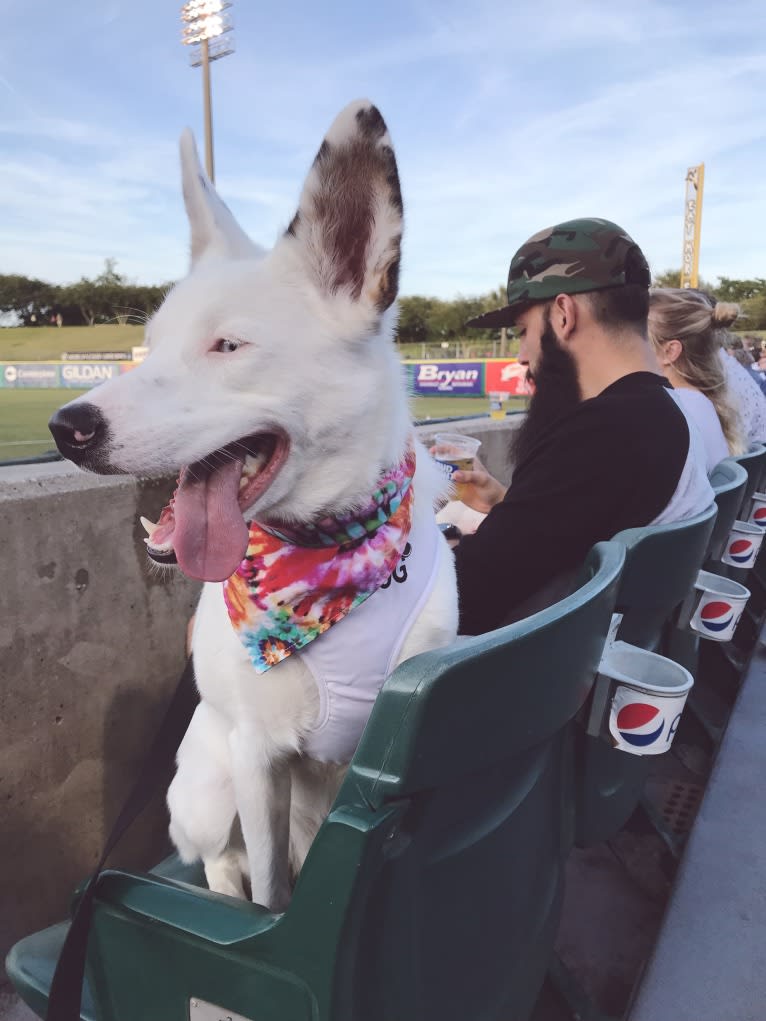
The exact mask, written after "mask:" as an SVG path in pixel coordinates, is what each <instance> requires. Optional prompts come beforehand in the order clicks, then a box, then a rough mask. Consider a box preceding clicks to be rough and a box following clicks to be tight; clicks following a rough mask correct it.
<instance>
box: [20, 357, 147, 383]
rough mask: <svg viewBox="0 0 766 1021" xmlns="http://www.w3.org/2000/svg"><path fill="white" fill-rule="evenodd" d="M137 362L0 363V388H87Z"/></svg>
mask: <svg viewBox="0 0 766 1021" xmlns="http://www.w3.org/2000/svg"><path fill="white" fill-rule="evenodd" d="M137 364H138V363H137V362H132V361H121V362H117V361H114V362H107V361H88V362H85V361H83V362H73V361H59V362H0V389H1V388H6V389H14V390H18V389H25V390H44V389H61V388H66V387H70V388H71V389H73V390H86V389H87V388H88V387H92V386H98V385H99V383H106V382H108V381H109V380H110V379H116V378H117V377H118V376H119V375H121V374H122V373H123V372H128V371H129V370H130V369H133V368H135V366H136V365H137Z"/></svg>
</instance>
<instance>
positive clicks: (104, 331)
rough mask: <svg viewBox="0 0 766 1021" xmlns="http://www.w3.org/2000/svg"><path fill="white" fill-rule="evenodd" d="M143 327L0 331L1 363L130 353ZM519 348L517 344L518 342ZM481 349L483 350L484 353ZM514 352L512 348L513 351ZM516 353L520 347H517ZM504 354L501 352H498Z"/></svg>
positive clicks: (406, 353)
mask: <svg viewBox="0 0 766 1021" xmlns="http://www.w3.org/2000/svg"><path fill="white" fill-rule="evenodd" d="M143 341H144V328H143V326H119V325H117V324H115V323H109V324H107V325H104V326H62V327H61V329H58V328H57V327H56V326H14V327H9V328H7V329H2V328H0V362H31V361H50V360H53V361H56V360H57V359H59V358H60V357H61V354H62V352H64V351H70V352H71V351H127V352H130V349H131V348H132V347H134V346H139V345H141V344H143ZM468 344H469V347H468V349H467V350H466V349H465V341H461V345H463V346H462V347H461V357H463V358H478V357H483V356H484V355H492V353H493V351H492V344H491V343H489V344H487V342H486V341H479V342H473V343H472V342H471V340H470V338H469V339H468ZM514 345H515V342H514ZM480 349H481V350H480ZM399 350H400V352H401V356H402V358H423V357H426V358H454V357H455V347H454V342H453V344H452V346H451V347H450V348H449V349H447V350H446V351H444V350H442V349H441V347H440V346H439V345H436V344H431V345H425V346H424V345H423V344H402V345H400V348H399ZM509 350H510V349H509ZM513 350H514V351H515V350H516V346H514V347H513ZM497 354H498V355H499V354H500V351H499V350H498V351H497Z"/></svg>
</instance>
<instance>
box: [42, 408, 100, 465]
mask: <svg viewBox="0 0 766 1021" xmlns="http://www.w3.org/2000/svg"><path fill="white" fill-rule="evenodd" d="M48 428H49V429H50V431H51V433H52V434H53V438H54V440H55V441H56V446H57V447H58V448H59V450H60V451H61V453H62V454H63V455H64V457H68V458H69V460H70V461H74V462H75V464H80V463H82V462H83V461H84V460H86V458H88V457H89V456H90V455H92V454H93V452H94V450H96V448H97V447H98V446H99V445H100V444H101V443H102V442H103V440H104V438H105V437H106V431H107V430H106V422H105V421H104V416H103V415H102V414H101V412H100V411H99V409H98V408H97V407H96V406H95V405H94V404H72V405H70V404H65V405H64V407H63V408H59V410H58V411H57V412H56V414H55V415H54V416H53V418H52V419H51V420H50V422H49V423H48Z"/></svg>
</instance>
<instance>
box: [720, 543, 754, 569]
mask: <svg viewBox="0 0 766 1021" xmlns="http://www.w3.org/2000/svg"><path fill="white" fill-rule="evenodd" d="M753 552H754V549H753V543H752V542H751V541H750V540H749V539H735V540H734V542H733V543H731V545H730V546H729V549H728V550H727V553H728V555H729V558H730V559H731V560H734V561H736V563H738V564H745V563H747V561H748V560H749V559H750V558H751V557H752V555H753Z"/></svg>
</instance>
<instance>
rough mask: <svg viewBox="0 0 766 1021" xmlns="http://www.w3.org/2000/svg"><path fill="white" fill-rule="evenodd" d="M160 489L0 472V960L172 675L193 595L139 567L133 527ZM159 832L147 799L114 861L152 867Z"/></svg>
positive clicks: (72, 874)
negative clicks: (0, 807) (0, 552)
mask: <svg viewBox="0 0 766 1021" xmlns="http://www.w3.org/2000/svg"><path fill="white" fill-rule="evenodd" d="M170 491H171V490H170V486H169V485H168V484H163V485H158V484H156V483H152V484H142V483H138V482H136V481H135V480H134V479H132V478H128V477H115V478H99V477H97V476H91V475H85V474H84V473H80V472H77V471H76V469H74V468H73V467H72V466H71V465H68V464H67V465H63V464H55V465H41V466H35V467H13V468H0V535H1V536H2V558H0V806H2V817H1V820H0V952H1V956H0V961H1V960H3V959H4V957H5V952H6V950H7V949H8V947H9V946H10V945H11V944H12V943H13V942H15V940H16V939H18V938H19V937H20V936H22V935H25V934H26V933H28V932H30V931H33V930H35V929H38V928H40V927H42V926H44V925H47V924H48V923H50V922H51V921H54V920H56V919H57V918H60V917H64V915H65V913H66V910H67V903H68V899H69V897H70V894H71V892H72V890H73V888H74V886H75V885H76V883H77V882H79V881H80V880H81V879H82V878H83V877H84V876H86V875H87V874H88V872H89V871H90V870H91V869H92V867H93V866H94V864H95V862H96V860H97V858H98V855H99V853H100V850H101V847H102V844H103V841H104V839H105V837H106V835H107V834H108V830H109V828H110V826H111V824H112V822H113V820H114V818H115V816H116V813H117V812H118V811H119V809H120V807H121V805H122V802H123V800H124V797H125V796H126V794H127V790H128V787H129V784H130V781H131V779H132V778H133V777H134V776H135V773H136V769H137V765H138V763H139V762H140V760H141V757H142V755H143V753H144V751H145V749H146V747H147V743H148V741H149V739H150V737H151V735H152V732H153V729H154V727H155V726H156V722H157V720H158V718H159V715H160V714H161V711H162V709H163V707H164V705H165V703H166V701H167V699H168V697H169V694H170V692H171V691H172V689H173V687H174V685H175V681H176V678H177V675H178V674H179V673H180V670H181V667H182V664H183V661H184V635H185V626H186V621H187V620H188V618H189V616H190V614H191V612H192V610H193V606H194V603H195V600H196V591H197V586H196V585H195V584H194V583H191V582H189V581H188V580H187V579H185V578H184V577H183V576H182V575H180V574H179V573H178V572H174V573H167V574H161V573H160V572H159V571H158V570H156V569H154V568H152V567H151V566H150V562H149V560H148V558H147V557H146V554H145V552H144V550H145V546H144V544H143V542H142V541H141V534H142V529H141V526H140V524H139V522H138V514H139V513H143V514H147V515H148V516H150V517H152V515H154V517H153V520H156V515H157V514H158V513H159V511H160V509H161V507H162V505H163V504H164V503H165V502H166V500H167V497H168V496H169V494H170ZM163 786H166V784H163ZM165 830H166V821H165V813H164V806H163V803H162V797H159V798H158V799H156V802H155V804H154V805H152V806H151V808H150V809H149V810H147V813H146V816H145V818H144V819H143V820H142V821H141V823H140V825H137V826H136V827H135V830H134V832H132V833H131V834H130V835H129V836H128V837H126V839H125V842H124V845H123V846H122V847H121V848H120V850H119V851H118V859H119V862H120V863H121V864H126V865H133V866H143V865H149V864H151V863H153V862H154V861H156V860H157V858H158V856H159V855H161V854H162V853H163V851H164V848H165V846H166V845H165V840H166V838H165Z"/></svg>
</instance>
